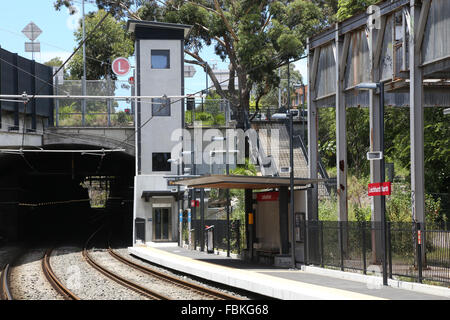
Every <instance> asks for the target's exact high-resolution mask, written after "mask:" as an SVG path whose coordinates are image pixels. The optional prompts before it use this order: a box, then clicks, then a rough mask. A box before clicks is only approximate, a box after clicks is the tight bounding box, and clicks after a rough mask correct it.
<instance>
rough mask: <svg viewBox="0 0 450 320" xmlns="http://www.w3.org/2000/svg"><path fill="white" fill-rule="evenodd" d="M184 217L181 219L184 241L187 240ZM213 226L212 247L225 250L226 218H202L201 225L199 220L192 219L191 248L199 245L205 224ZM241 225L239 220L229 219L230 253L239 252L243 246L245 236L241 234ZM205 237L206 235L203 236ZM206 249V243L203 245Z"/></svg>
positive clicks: (186, 226) (187, 233)
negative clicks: (202, 222)
mask: <svg viewBox="0 0 450 320" xmlns="http://www.w3.org/2000/svg"><path fill="white" fill-rule="evenodd" d="M185 220H186V219H183V226H182V227H183V233H182V234H183V240H184V241H185V243H188V242H189V232H188V224H187V221H185ZM212 225H213V226H214V228H213V230H214V231H213V232H214V236H213V239H214V243H213V248H214V249H216V250H222V251H227V248H228V243H227V238H228V235H227V234H228V229H227V220H204V225H203V226H202V224H201V220H192V221H191V228H192V230H193V231H191V241H192V249H197V248H199V247H201V243H200V240H201V235H200V233H201V232H204V231H205V226H212ZM242 227H243V226H241V221H240V220H232V221H230V251H231V252H232V253H237V254H239V253H241V250H242V248H243V245H244V243H243V240H244V239H245V237H244V236H243V228H242ZM204 238H205V239H206V235H205V237H204ZM205 251H206V245H205Z"/></svg>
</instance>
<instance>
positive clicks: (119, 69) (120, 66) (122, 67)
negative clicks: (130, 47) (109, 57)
mask: <svg viewBox="0 0 450 320" xmlns="http://www.w3.org/2000/svg"><path fill="white" fill-rule="evenodd" d="M130 69H131V67H130V62H129V61H128V59H127V58H123V57H119V58H117V59H115V60H114V61H113V63H112V71H113V72H114V73H115V74H116V75H118V76H124V75H126V74H128V72H130Z"/></svg>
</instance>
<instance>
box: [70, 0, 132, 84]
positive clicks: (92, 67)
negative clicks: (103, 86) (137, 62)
mask: <svg viewBox="0 0 450 320" xmlns="http://www.w3.org/2000/svg"><path fill="white" fill-rule="evenodd" d="M105 14H106V12H105V11H104V10H102V9H100V10H99V11H97V12H93V13H89V14H88V15H86V19H85V22H86V27H85V29H86V35H88V34H89V33H90V32H91V31H92V30H93V29H94V27H95V26H96V25H97V23H98V22H99V21H100V20H101V19H102V18H103V16H104V15H105ZM74 35H75V39H76V40H77V42H78V43H81V41H82V39H83V33H82V27H81V24H80V27H79V28H78V29H77V30H76V31H75V33H74ZM133 51H134V44H133V41H132V40H131V37H130V35H129V34H128V32H127V31H126V30H125V22H123V21H117V20H116V19H115V18H114V17H112V16H108V17H106V19H105V21H103V23H102V24H101V25H100V26H99V27H98V29H97V30H96V31H95V32H94V33H93V34H92V36H91V38H89V40H88V41H86V56H87V57H88V58H87V59H86V78H87V79H88V80H96V79H102V78H103V79H104V78H106V77H107V76H108V75H109V76H110V77H111V78H112V79H116V78H117V77H116V75H115V74H114V73H113V72H112V70H111V63H112V61H113V60H114V59H115V58H117V57H129V56H131V55H132V54H133ZM68 67H69V69H70V75H71V77H72V78H74V79H81V77H82V76H83V52H82V50H81V49H80V50H78V51H77V53H76V54H75V56H74V57H73V58H72V59H71V60H70V62H69V64H68Z"/></svg>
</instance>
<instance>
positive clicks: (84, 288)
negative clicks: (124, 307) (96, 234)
mask: <svg viewBox="0 0 450 320" xmlns="http://www.w3.org/2000/svg"><path fill="white" fill-rule="evenodd" d="M50 264H51V266H52V268H53V272H54V273H55V274H56V276H57V277H58V278H59V279H60V281H61V282H62V283H63V284H64V285H65V286H66V287H67V288H68V289H69V290H71V291H72V292H73V293H74V294H75V295H77V296H78V297H79V298H80V299H83V300H147V299H148V298H146V297H144V296H142V295H140V294H138V293H137V292H135V291H133V290H130V289H127V288H125V287H124V286H122V285H120V284H118V283H117V282H115V281H113V280H111V279H109V278H108V277H106V276H104V275H103V274H101V273H100V272H99V271H97V270H96V269H94V268H93V267H92V266H91V265H90V264H88V263H87V262H86V261H85V259H84V257H83V255H82V251H81V248H79V247H78V248H77V247H59V248H57V249H55V250H54V251H53V254H52V256H51V259H50Z"/></svg>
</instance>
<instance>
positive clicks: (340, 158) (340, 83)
mask: <svg viewBox="0 0 450 320" xmlns="http://www.w3.org/2000/svg"><path fill="white" fill-rule="evenodd" d="M338 28H339V24H336V36H335V42H336V60H335V63H336V166H337V168H336V170H337V188H336V190H337V198H338V199H337V200H338V219H339V221H348V205H347V125H346V107H345V97H344V92H343V88H344V77H343V76H341V74H342V73H343V72H344V70H341V69H344V65H343V64H342V63H341V55H342V51H343V49H344V48H343V44H342V41H341V39H340V37H339V29H338ZM344 241H345V240H344Z"/></svg>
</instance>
